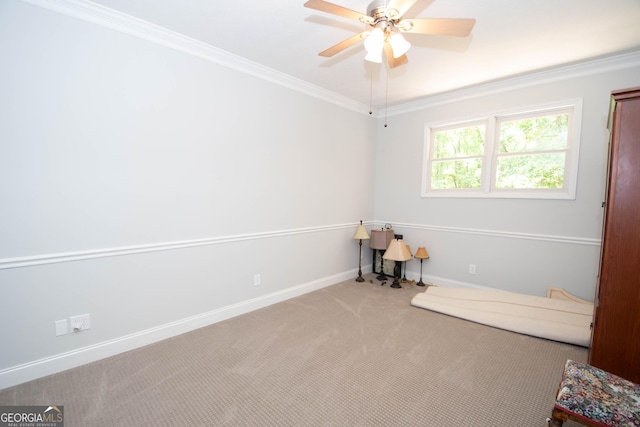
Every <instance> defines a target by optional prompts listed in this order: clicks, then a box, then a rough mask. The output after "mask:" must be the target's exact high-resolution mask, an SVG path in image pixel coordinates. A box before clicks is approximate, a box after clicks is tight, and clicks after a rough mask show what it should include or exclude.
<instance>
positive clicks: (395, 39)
mask: <svg viewBox="0 0 640 427" xmlns="http://www.w3.org/2000/svg"><path fill="white" fill-rule="evenodd" d="M389 44H390V45H391V49H392V50H393V57H394V58H399V57H401V56H402V55H404V54H405V53H407V52H408V51H409V48H410V47H411V43H409V42H408V41H407V40H406V39H405V38H404V37H402V34H400V33H393V34H392V35H391V37H389Z"/></svg>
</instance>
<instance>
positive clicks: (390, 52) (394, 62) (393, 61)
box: [384, 43, 409, 68]
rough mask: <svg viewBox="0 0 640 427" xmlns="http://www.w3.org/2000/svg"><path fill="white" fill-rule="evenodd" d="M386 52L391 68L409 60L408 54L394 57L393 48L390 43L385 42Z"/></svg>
mask: <svg viewBox="0 0 640 427" xmlns="http://www.w3.org/2000/svg"><path fill="white" fill-rule="evenodd" d="M384 53H385V54H386V55H387V63H388V64H389V68H396V67H399V66H400V65H404V64H406V63H407V62H409V58H407V55H406V54H404V55H402V56H399V57H397V58H394V57H393V49H391V45H390V44H389V43H385V44H384Z"/></svg>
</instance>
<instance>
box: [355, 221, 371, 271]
mask: <svg viewBox="0 0 640 427" xmlns="http://www.w3.org/2000/svg"><path fill="white" fill-rule="evenodd" d="M353 238H354V239H356V240H360V258H359V259H358V277H357V278H356V282H364V277H362V241H363V240H369V234H367V229H366V228H364V225H362V220H360V225H359V226H358V229H357V230H356V234H355V235H354V236H353Z"/></svg>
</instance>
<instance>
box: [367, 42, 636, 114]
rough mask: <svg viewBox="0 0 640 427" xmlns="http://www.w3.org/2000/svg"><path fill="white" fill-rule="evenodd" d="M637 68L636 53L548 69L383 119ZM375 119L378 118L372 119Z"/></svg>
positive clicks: (405, 107)
mask: <svg viewBox="0 0 640 427" xmlns="http://www.w3.org/2000/svg"><path fill="white" fill-rule="evenodd" d="M634 67H640V51H633V52H627V53H622V54H618V55H613V56H607V57H603V58H598V59H593V60H588V61H583V62H579V63H574V64H570V65H565V66H560V67H555V68H550V69H546V70H542V71H538V72H532V73H527V74H523V75H520V76H516V77H510V78H506V79H501V80H496V81H492V82H488V83H483V84H479V85H476V86H470V87H467V88H463V89H459V90H455V91H451V92H445V93H442V94H438V95H433V96H428V97H425V98H421V99H419V100H416V101H412V102H407V103H404V104H400V105H396V106H394V107H389V109H388V110H387V116H396V115H399V114H406V113H411V112H414V111H418V110H422V109H424V108H431V107H436V106H439V105H445V104H450V103H453V102H460V101H467V100H469V99H473V98H478V97H481V96H487V95H493V94H497V93H502V92H507V91H510V90H515V89H522V88H527V87H531V86H537V85H540V84H545V83H553V82H557V81H561V80H569V79H575V78H578V77H584V76H589V75H594V74H601V73H605V72H611V71H617V70H624V69H628V68H634ZM376 118H379V117H378V116H377V115H376Z"/></svg>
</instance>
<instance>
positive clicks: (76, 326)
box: [69, 313, 91, 332]
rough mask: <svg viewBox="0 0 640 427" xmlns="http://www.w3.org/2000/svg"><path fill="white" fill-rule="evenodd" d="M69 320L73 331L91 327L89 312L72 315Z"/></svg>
mask: <svg viewBox="0 0 640 427" xmlns="http://www.w3.org/2000/svg"><path fill="white" fill-rule="evenodd" d="M69 322H70V323H71V330H72V331H73V332H80V331H85V330H87V329H91V317H90V316H89V313H87V314H80V315H79V316H71V317H70V318H69Z"/></svg>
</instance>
